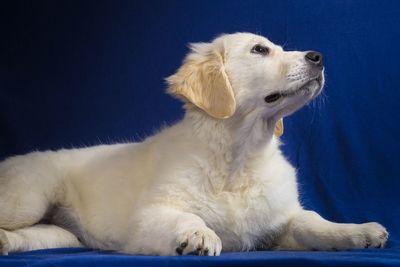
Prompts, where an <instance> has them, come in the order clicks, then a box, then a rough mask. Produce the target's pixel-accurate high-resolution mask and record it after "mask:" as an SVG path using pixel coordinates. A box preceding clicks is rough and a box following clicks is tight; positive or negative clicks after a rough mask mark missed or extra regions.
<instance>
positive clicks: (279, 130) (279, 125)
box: [274, 119, 283, 137]
mask: <svg viewBox="0 0 400 267" xmlns="http://www.w3.org/2000/svg"><path fill="white" fill-rule="evenodd" d="M274 134H275V136H276V137H280V136H281V135H282V134H283V119H280V120H279V121H277V122H276V124H275V130H274Z"/></svg>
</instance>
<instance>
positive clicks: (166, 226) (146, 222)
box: [123, 205, 222, 256]
mask: <svg viewBox="0 0 400 267" xmlns="http://www.w3.org/2000/svg"><path fill="white" fill-rule="evenodd" d="M131 225H132V226H134V227H133V228H132V229H131V230H130V232H131V234H130V235H129V236H128V237H127V238H128V241H127V243H126V245H125V247H124V249H123V250H124V252H127V253H133V254H138V253H139V254H145V255H186V254H195V255H200V256H218V255H219V254H220V253H221V249H222V244H221V239H220V238H219V237H218V236H217V235H216V234H215V232H214V231H213V230H211V229H210V228H208V227H207V226H206V224H205V222H204V221H203V220H202V219H201V218H200V217H198V216H197V215H195V214H193V213H188V212H183V211H180V210H179V209H177V208H172V207H168V206H164V205H154V206H150V207H147V208H144V209H141V210H140V211H139V212H138V213H136V214H135V215H134V218H133V220H132V223H131Z"/></svg>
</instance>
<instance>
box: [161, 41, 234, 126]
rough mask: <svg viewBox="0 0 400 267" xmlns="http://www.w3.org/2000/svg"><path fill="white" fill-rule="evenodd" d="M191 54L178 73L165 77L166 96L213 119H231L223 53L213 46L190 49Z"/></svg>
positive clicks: (230, 99) (192, 47) (201, 45)
mask: <svg viewBox="0 0 400 267" xmlns="http://www.w3.org/2000/svg"><path fill="white" fill-rule="evenodd" d="M191 49H192V52H191V53H190V54H189V55H188V56H187V57H186V59H185V61H184V63H183V65H182V66H181V67H180V68H179V69H178V71H177V72H176V73H175V74H174V75H172V76H170V77H168V78H167V79H166V80H167V82H168V84H169V87H168V90H167V91H168V93H170V94H172V95H174V96H176V97H178V98H183V100H184V101H189V102H190V103H192V104H194V105H195V106H197V107H199V108H201V109H202V110H204V111H205V112H206V113H207V114H209V115H210V116H212V117H214V118H218V119H224V118H229V117H231V116H232V115H233V113H234V112H235V109H236V101H235V97H234V94H233V90H232V87H231V84H230V82H229V79H228V76H227V75H226V72H225V69H224V56H225V55H224V53H225V52H224V49H223V47H220V48H217V47H215V45H214V44H209V43H199V44H192V45H191Z"/></svg>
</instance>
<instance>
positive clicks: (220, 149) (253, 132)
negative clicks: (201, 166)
mask: <svg viewBox="0 0 400 267" xmlns="http://www.w3.org/2000/svg"><path fill="white" fill-rule="evenodd" d="M258 114H260V113H259V112H253V113H249V114H246V115H245V116H234V117H232V118H229V119H214V118H212V117H210V116H209V115H207V114H205V113H204V112H202V111H199V110H196V109H188V110H187V112H186V115H185V118H184V120H185V122H186V123H189V124H191V127H190V128H191V131H192V134H193V135H195V136H196V137H197V138H198V139H200V141H201V142H202V143H203V144H204V145H205V146H206V148H207V150H208V151H210V153H211V154H212V155H213V158H214V160H215V161H218V163H219V165H220V167H221V168H222V169H223V170H222V171H224V172H227V176H226V177H223V178H221V179H223V180H224V181H223V183H224V185H223V190H229V191H232V190H240V188H241V187H246V185H247V183H248V182H249V181H247V180H246V179H243V176H246V175H243V173H245V172H246V170H248V169H249V167H250V165H251V164H252V161H253V160H254V159H257V158H258V157H259V156H260V154H261V153H264V152H265V149H267V148H268V146H269V145H271V143H277V142H276V141H277V140H273V139H274V137H273V135H274V129H275V122H276V120H272V119H271V120H267V119H265V118H263V117H261V116H260V115H258ZM275 145H276V144H275ZM250 169H251V168H250Z"/></svg>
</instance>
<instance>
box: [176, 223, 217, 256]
mask: <svg viewBox="0 0 400 267" xmlns="http://www.w3.org/2000/svg"><path fill="white" fill-rule="evenodd" d="M221 250H222V243H221V239H220V238H219V237H218V236H217V235H216V234H215V232H214V231H212V230H211V229H209V228H202V229H195V230H189V231H186V232H184V233H183V234H181V235H180V236H179V237H178V239H177V247H176V249H175V251H176V253H177V254H178V255H187V254H194V255H199V256H218V255H219V254H220V253H221Z"/></svg>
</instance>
